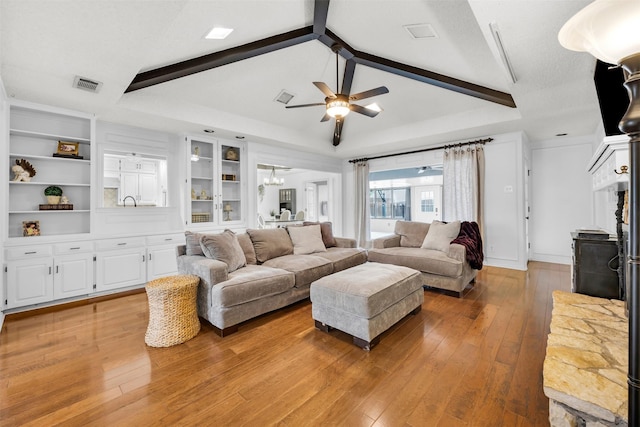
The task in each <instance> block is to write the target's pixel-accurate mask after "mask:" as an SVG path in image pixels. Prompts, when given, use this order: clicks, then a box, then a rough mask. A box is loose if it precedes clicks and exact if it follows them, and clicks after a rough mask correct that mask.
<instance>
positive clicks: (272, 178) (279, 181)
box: [264, 167, 284, 186]
mask: <svg viewBox="0 0 640 427" xmlns="http://www.w3.org/2000/svg"><path fill="white" fill-rule="evenodd" d="M264 185H278V186H281V185H284V178H276V168H275V167H272V168H271V175H269V178H265V179H264Z"/></svg>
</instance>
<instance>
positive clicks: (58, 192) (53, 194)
mask: <svg viewBox="0 0 640 427" xmlns="http://www.w3.org/2000/svg"><path fill="white" fill-rule="evenodd" d="M44 195H45V196H46V197H47V203H48V204H50V205H57V204H59V203H60V197H62V188H60V187H58V186H55V185H50V186H49V187H47V188H45V189H44Z"/></svg>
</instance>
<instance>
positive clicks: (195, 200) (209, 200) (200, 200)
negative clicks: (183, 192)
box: [191, 199, 213, 202]
mask: <svg viewBox="0 0 640 427" xmlns="http://www.w3.org/2000/svg"><path fill="white" fill-rule="evenodd" d="M191 201H192V202H213V200H212V199H208V200H204V199H191Z"/></svg>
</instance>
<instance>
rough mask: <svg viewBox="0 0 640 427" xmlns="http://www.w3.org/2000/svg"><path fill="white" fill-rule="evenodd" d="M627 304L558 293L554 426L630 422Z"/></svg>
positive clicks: (551, 349) (549, 362)
mask: <svg viewBox="0 0 640 427" xmlns="http://www.w3.org/2000/svg"><path fill="white" fill-rule="evenodd" d="M628 339H629V328H628V319H627V318H626V316H625V308H624V302H623V301H618V300H608V299H603V298H595V297H590V296H586V295H582V294H574V293H568V292H562V291H554V292H553V313H552V315H551V333H550V334H549V338H548V340H547V354H546V357H545V360H544V374H543V377H544V393H545V395H546V396H547V397H548V398H549V422H550V424H551V426H558V427H559V426H563V427H564V426H566V427H575V426H587V427H604V426H607V427H608V426H627V412H628V411H627V400H628V396H627V370H628V366H629V360H628Z"/></svg>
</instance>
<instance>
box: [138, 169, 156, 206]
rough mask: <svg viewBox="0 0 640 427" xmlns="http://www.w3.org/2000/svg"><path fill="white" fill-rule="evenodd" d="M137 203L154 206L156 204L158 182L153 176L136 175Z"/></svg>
mask: <svg viewBox="0 0 640 427" xmlns="http://www.w3.org/2000/svg"><path fill="white" fill-rule="evenodd" d="M137 200H138V202H139V203H147V204H155V205H159V203H158V180H157V179H156V176H155V174H153V175H151V174H143V173H141V174H140V175H138V198H137Z"/></svg>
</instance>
